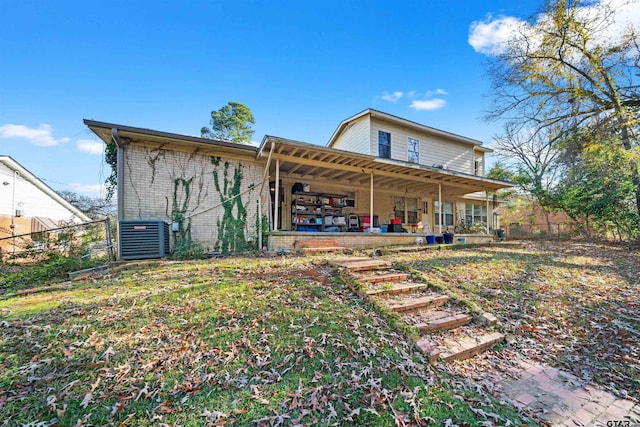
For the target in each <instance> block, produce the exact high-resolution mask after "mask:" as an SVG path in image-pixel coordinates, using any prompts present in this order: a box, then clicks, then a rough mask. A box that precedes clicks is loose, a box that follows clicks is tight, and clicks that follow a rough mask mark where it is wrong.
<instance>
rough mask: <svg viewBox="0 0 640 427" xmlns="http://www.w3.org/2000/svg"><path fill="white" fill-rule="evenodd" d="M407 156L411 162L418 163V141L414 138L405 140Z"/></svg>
mask: <svg viewBox="0 0 640 427" xmlns="http://www.w3.org/2000/svg"><path fill="white" fill-rule="evenodd" d="M407 158H408V160H409V161H410V162H411V163H420V141H418V140H417V139H415V138H409V140H408V141H407Z"/></svg>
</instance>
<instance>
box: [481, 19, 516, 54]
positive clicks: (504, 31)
mask: <svg viewBox="0 0 640 427" xmlns="http://www.w3.org/2000/svg"><path fill="white" fill-rule="evenodd" d="M526 26H527V23H526V22H524V21H521V20H520V19H518V18H514V17H512V16H501V17H499V18H493V17H492V16H490V17H488V18H487V19H486V20H484V21H475V22H473V23H472V24H471V27H470V28H469V44H470V45H471V46H472V47H473V49H474V50H475V51H476V52H480V53H484V54H485V55H499V54H501V53H502V52H504V50H505V49H506V47H507V43H508V41H509V40H510V39H511V38H512V37H513V35H514V34H516V33H517V31H520V30H523V29H524V28H525V27H526Z"/></svg>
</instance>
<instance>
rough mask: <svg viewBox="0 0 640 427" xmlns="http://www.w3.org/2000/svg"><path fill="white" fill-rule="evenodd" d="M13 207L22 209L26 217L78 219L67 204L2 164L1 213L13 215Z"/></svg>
mask: <svg viewBox="0 0 640 427" xmlns="http://www.w3.org/2000/svg"><path fill="white" fill-rule="evenodd" d="M4 182H6V183H7V185H4V184H3V183H4ZM14 190H15V197H14ZM13 209H16V210H20V211H21V213H22V216H24V217H34V216H40V217H45V218H49V219H52V220H54V221H69V220H72V219H76V217H75V215H74V214H73V212H71V211H70V210H68V209H67V208H66V207H65V206H63V205H61V204H60V203H58V202H57V201H56V200H55V199H53V198H51V196H49V195H48V194H47V193H45V192H44V191H42V190H40V189H39V188H38V187H36V186H35V185H33V184H32V183H31V182H29V181H27V180H25V179H24V178H23V177H22V176H21V175H19V174H18V175H15V176H14V172H13V170H11V169H9V168H8V167H6V165H3V164H0V215H3V216H12V215H13V213H12V211H13Z"/></svg>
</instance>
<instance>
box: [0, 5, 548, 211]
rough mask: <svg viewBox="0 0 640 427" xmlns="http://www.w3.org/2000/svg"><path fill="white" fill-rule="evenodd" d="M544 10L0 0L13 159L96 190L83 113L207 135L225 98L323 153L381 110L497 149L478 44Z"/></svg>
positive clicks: (8, 151)
mask: <svg viewBox="0 0 640 427" xmlns="http://www.w3.org/2000/svg"><path fill="white" fill-rule="evenodd" d="M540 4H541V1H528V0H526V1H517V0H496V1H468V2H467V1H464V2H462V1H457V2H453V1H441V2H438V1H406V2H405V1H399V2H390V1H386V2H382V1H367V2H365V1H361V2H356V1H341V2H338V1H323V2H290V1H289V2H283V1H188V2H179V1H153V2H152V1H136V0H127V1H119V0H118V1H100V2H93V1H68V0H58V1H45V0H40V1H35V0H20V1H17V0H0V8H1V9H0V10H2V16H1V17H0V22H1V24H0V155H10V156H12V157H13V158H14V159H15V160H16V161H18V162H19V163H21V164H22V165H23V166H24V167H26V168H27V169H28V170H30V171H31V172H32V173H34V174H35V175H37V176H38V177H40V178H41V179H43V180H44V181H45V182H46V183H47V184H49V185H50V186H51V187H53V188H54V189H55V190H71V191H76V192H79V193H83V194H88V195H94V196H95V195H98V194H99V193H96V192H95V191H96V190H97V189H98V188H99V187H100V184H102V182H103V181H104V179H105V178H106V176H108V175H109V169H108V166H106V165H104V164H103V155H102V143H101V142H100V143H99V144H98V142H99V140H98V139H97V138H96V137H95V136H94V135H93V134H92V133H90V132H89V131H88V129H87V128H86V127H85V126H84V124H83V123H82V119H84V118H87V119H94V120H99V121H105V122H112V123H118V124H123V125H128V126H136V127H144V128H150V129H155V130H160V131H166V132H175V133H181V134H187V135H199V131H200V128H201V127H202V126H206V125H208V122H209V117H210V112H211V110H216V109H219V108H220V107H222V106H223V105H225V104H226V103H227V102H228V101H238V102H242V103H244V104H246V105H247V106H248V107H249V108H251V110H252V111H253V114H254V116H255V119H256V124H255V126H254V129H255V131H256V132H255V135H254V140H256V141H260V140H261V139H262V137H263V136H264V135H265V134H268V135H276V136H282V137H285V138H291V139H296V140H300V141H305V142H310V143H314V144H322V145H324V144H325V143H326V141H327V140H328V138H329V137H330V135H331V134H332V133H333V131H334V130H335V128H336V127H337V125H338V123H339V122H340V121H341V120H343V119H345V118H347V117H349V116H351V115H354V114H356V113H358V112H359V111H362V110H364V109H365V108H369V107H371V108H375V109H378V110H382V111H385V112H388V113H391V114H394V115H398V116H401V117H404V118H407V119H409V120H414V121H417V122H420V123H423V124H425V125H428V126H431V127H435V128H439V129H443V130H446V131H449V132H453V133H458V134H461V135H464V136H468V137H471V138H475V139H479V140H481V141H484V142H485V143H489V142H490V140H491V137H492V136H493V135H495V134H496V133H498V131H499V129H498V128H497V127H496V126H497V125H489V124H486V123H484V122H483V121H482V120H481V117H482V115H483V111H484V110H485V109H486V108H487V107H488V104H489V98H488V97H487V95H488V94H489V84H488V81H487V79H486V77H485V76H484V69H483V66H482V64H483V61H484V60H485V59H486V57H485V56H484V55H483V54H482V53H479V52H478V51H477V50H483V48H482V46H485V47H486V46H489V45H491V43H493V42H495V38H496V37H499V35H500V31H501V27H500V25H499V23H500V22H505V18H510V19H524V18H528V17H529V16H531V15H533V14H534V13H535V12H536V10H537V9H538V8H539V6H540ZM470 35H471V36H473V43H474V46H475V47H474V46H472V45H471V44H470ZM485 51H486V49H485ZM0 202H1V201H0Z"/></svg>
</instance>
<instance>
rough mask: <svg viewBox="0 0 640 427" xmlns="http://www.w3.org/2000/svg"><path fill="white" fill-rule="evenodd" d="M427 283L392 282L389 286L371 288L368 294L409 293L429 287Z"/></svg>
mask: <svg viewBox="0 0 640 427" xmlns="http://www.w3.org/2000/svg"><path fill="white" fill-rule="evenodd" d="M428 287H429V285H427V284H426V283H417V284H407V283H390V286H389V287H388V288H384V289H383V288H380V289H369V290H367V295H397V294H407V293H409V292H414V291H419V290H421V289H425V288H428Z"/></svg>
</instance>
